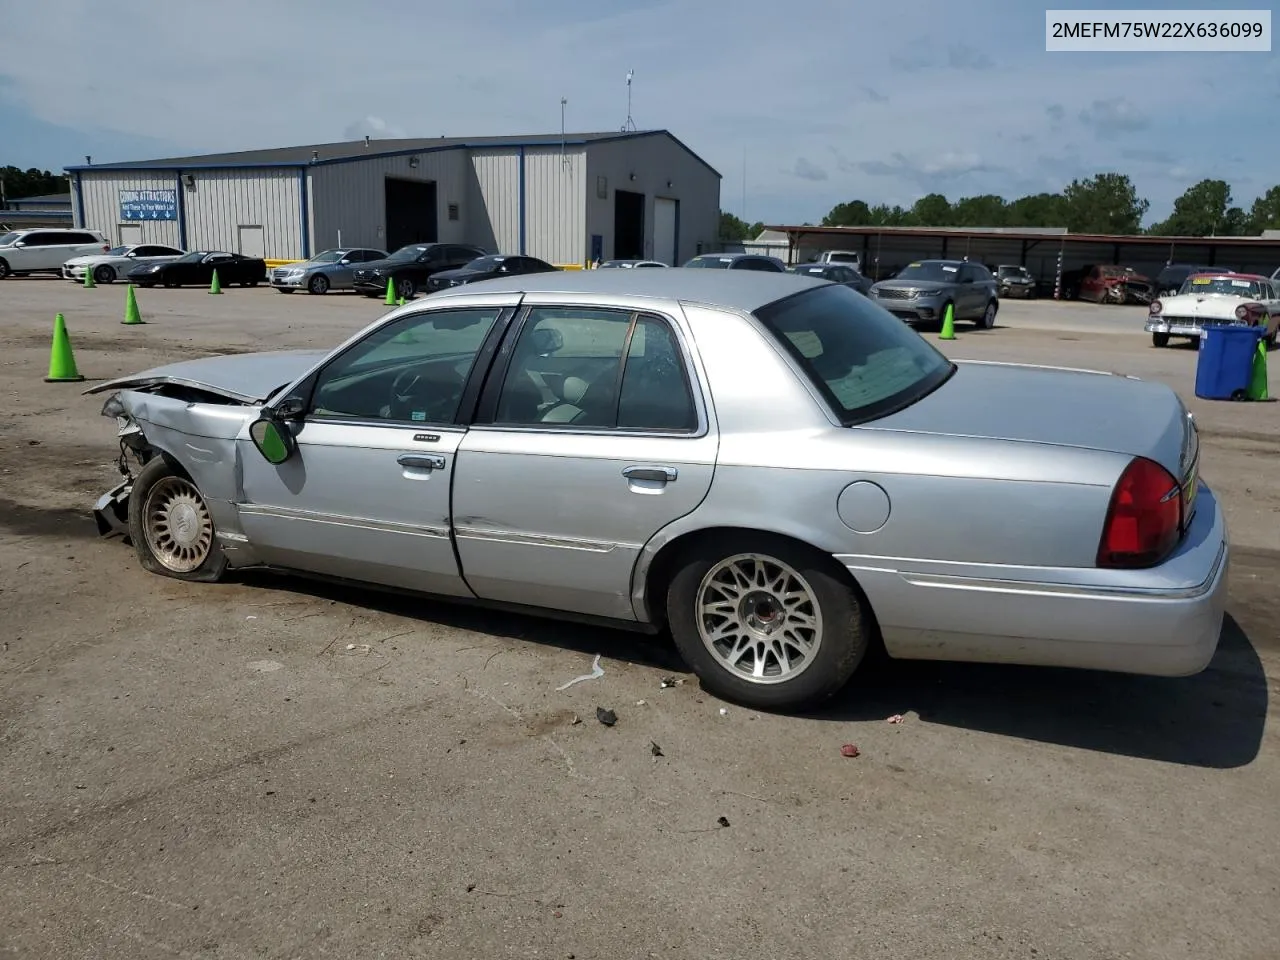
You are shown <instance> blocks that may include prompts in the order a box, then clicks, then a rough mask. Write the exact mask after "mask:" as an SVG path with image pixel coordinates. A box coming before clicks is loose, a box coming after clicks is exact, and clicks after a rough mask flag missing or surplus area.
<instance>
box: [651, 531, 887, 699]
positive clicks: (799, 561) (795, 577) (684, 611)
mask: <svg viewBox="0 0 1280 960" xmlns="http://www.w3.org/2000/svg"><path fill="white" fill-rule="evenodd" d="M735 573H736V574H737V575H738V576H737V578H736V579H737V581H738V582H739V583H740V582H741V580H742V579H743V576H744V575H745V576H746V577H750V578H755V579H757V582H764V583H766V584H768V583H769V581H770V580H773V581H774V582H776V581H777V580H779V579H780V578H785V579H786V581H788V582H789V586H790V587H792V588H793V592H794V591H799V592H800V593H802V594H803V595H805V596H807V597H808V598H809V599H808V601H807V602H802V603H798V604H791V605H790V606H791V615H793V616H795V615H797V614H798V613H799V612H802V611H804V610H805V609H806V608H811V609H812V611H813V613H812V614H811V615H810V619H811V620H812V621H815V622H816V627H815V628H814V629H812V631H811V632H809V631H804V632H802V633H800V634H797V633H793V634H791V636H793V637H800V636H803V635H804V633H809V635H810V636H812V637H816V650H811V651H810V652H809V654H808V656H807V657H802V658H801V659H800V660H799V662H796V661H795V660H793V659H792V656H791V653H790V652H788V651H787V650H786V649H785V648H783V649H782V656H785V657H787V659H788V661H789V663H788V665H789V666H790V667H791V668H792V669H793V670H794V674H793V676H792V677H791V679H787V680H783V679H779V678H778V672H779V668H780V666H781V657H780V656H779V654H778V650H779V648H780V647H781V645H780V644H778V643H777V638H779V637H780V636H781V635H782V634H781V633H774V634H773V636H772V639H770V635H769V633H767V632H766V631H768V630H769V622H770V620H771V619H772V618H773V617H778V616H781V615H784V614H785V609H784V606H783V605H782V604H781V603H779V602H778V601H777V600H775V599H774V597H776V595H777V592H778V591H777V590H776V589H775V590H774V591H772V592H771V591H770V590H769V589H767V587H766V588H762V589H760V590H758V591H756V595H757V596H758V598H759V601H760V602H759V604H758V605H754V604H753V602H752V599H751V593H752V592H751V591H742V590H740V588H737V587H735V586H734V585H731V584H729V583H725V582H724V581H725V580H730V579H733V578H734V574H735ZM735 591H736V593H735ZM735 595H736V597H737V599H738V603H737V605H736V606H734V607H733V612H732V614H720V615H717V614H715V613H710V614H705V615H704V614H702V613H700V607H701V605H702V603H703V599H702V598H704V597H706V598H711V597H715V596H719V597H721V598H723V599H722V603H724V601H725V600H728V598H730V597H733V596H735ZM666 607H667V622H668V624H669V625H670V628H671V635H672V637H673V639H674V640H675V644H676V647H677V649H678V650H679V651H680V654H681V656H682V657H683V658H684V660H685V662H686V663H687V664H688V665H689V666H690V668H691V669H692V670H693V672H694V673H695V674H697V676H698V679H699V680H700V681H701V683H702V686H703V688H704V689H706V690H707V691H709V692H711V693H713V694H715V695H716V696H719V697H722V698H723V699H726V700H730V701H732V702H735V703H740V704H743V705H745V706H750V707H755V708H757V709H762V710H781V709H788V708H796V707H813V706H816V705H817V704H819V703H821V702H822V701H824V700H826V699H827V698H829V697H830V696H831V695H832V694H834V693H836V692H837V691H839V690H840V689H841V688H842V687H844V685H845V684H846V683H847V682H848V680H849V678H850V677H851V676H853V672H854V671H855V670H856V669H857V668H858V665H859V664H860V663H861V662H862V659H863V657H864V656H866V653H867V650H868V647H869V646H870V645H871V639H872V635H873V630H874V628H873V625H872V620H871V616H870V612H869V610H868V608H867V606H866V603H865V601H864V600H863V599H862V597H861V595H860V594H859V592H858V591H857V590H856V589H855V588H854V587H853V586H852V585H851V584H849V583H848V582H847V581H846V580H845V578H844V577H842V576H841V575H840V571H839V570H838V568H836V566H835V563H834V561H832V560H830V559H829V558H826V557H824V556H823V555H822V554H820V553H818V552H817V551H816V550H812V549H810V548H808V547H803V546H800V545H798V544H795V543H793V542H791V541H789V540H784V539H782V538H779V537H775V536H771V535H769V534H763V533H762V534H735V535H730V536H722V537H717V538H715V539H714V540H710V541H705V542H702V543H699V544H697V545H695V546H693V547H691V548H690V550H689V552H688V553H687V554H686V555H685V556H684V557H682V558H681V560H680V561H679V562H678V567H677V570H676V573H675V576H674V577H672V579H671V583H670V585H669V587H668V588H667V596H666ZM747 607H751V609H750V610H748V609H746V608H747ZM765 610H767V611H769V615H768V616H767V617H764V618H763V620H762V619H761V616H760V615H761V614H762V613H764V611H765ZM775 623H776V624H781V623H785V620H780V621H775ZM735 624H736V629H737V631H738V632H737V634H736V636H737V639H736V640H735V641H734V642H736V643H741V642H742V641H743V640H748V642H749V643H753V644H755V649H754V650H749V651H743V652H742V653H740V654H739V662H740V664H742V662H743V661H745V658H746V657H748V656H749V657H750V658H751V667H752V669H753V670H754V668H755V663H756V659H757V657H758V656H759V651H760V650H762V649H765V647H766V644H770V643H771V644H773V646H772V647H771V648H770V649H765V653H764V655H763V657H762V658H761V662H762V666H763V670H762V672H763V673H764V674H765V677H764V678H761V679H749V678H748V676H747V672H745V671H744V670H743V669H742V666H739V667H734V666H732V665H730V664H729V662H728V661H727V659H726V650H725V648H724V645H723V642H722V643H721V644H720V645H717V643H716V642H715V641H714V635H713V634H712V633H710V632H708V633H707V634H706V636H707V639H704V630H707V629H708V625H710V628H711V629H714V628H715V627H721V628H729V629H731V630H732V628H733V626H734V625H735ZM774 629H775V630H778V629H779V628H778V626H776V625H775V627H774ZM733 636H735V634H734V633H732V632H731V633H729V634H728V635H727V636H726V639H728V638H729V637H733ZM752 638H754V639H752ZM790 646H791V647H792V650H793V651H794V652H800V651H799V647H798V645H796V644H792V645H790ZM713 649H714V650H716V651H717V652H713ZM771 674H772V675H771Z"/></svg>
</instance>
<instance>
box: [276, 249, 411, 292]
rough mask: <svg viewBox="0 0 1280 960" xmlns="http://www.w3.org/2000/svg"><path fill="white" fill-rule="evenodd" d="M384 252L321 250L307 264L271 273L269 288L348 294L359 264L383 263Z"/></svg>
mask: <svg viewBox="0 0 1280 960" xmlns="http://www.w3.org/2000/svg"><path fill="white" fill-rule="evenodd" d="M386 256H387V252H386V251H385V250H373V249H368V248H365V247H340V248H337V249H334V250H322V251H321V252H320V253H317V254H316V255H315V256H314V257H312V258H311V259H310V260H303V261H301V262H299V263H286V264H285V265H284V266H280V267H276V268H275V269H274V270H272V271H271V277H270V279H271V286H273V287H275V288H276V290H278V291H279V292H280V293H293V292H294V291H295V290H306V291H307V292H308V293H328V292H329V291H330V290H351V289H352V280H353V279H354V276H355V271H356V268H357V267H358V266H360V264H362V263H369V262H371V261H373V260H384V259H386Z"/></svg>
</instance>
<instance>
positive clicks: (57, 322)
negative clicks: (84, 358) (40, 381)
mask: <svg viewBox="0 0 1280 960" xmlns="http://www.w3.org/2000/svg"><path fill="white" fill-rule="evenodd" d="M83 379H84V377H82V376H81V375H80V371H79V370H77V369H76V357H75V354H74V353H72V352H71V337H70V336H68V334H67V321H66V320H64V319H63V317H62V314H58V315H57V316H56V317H54V318H53V348H52V349H51V350H50V351H49V375H48V376H47V377H45V378H44V382H45V383H62V382H66V381H72V382H79V381H81V380H83Z"/></svg>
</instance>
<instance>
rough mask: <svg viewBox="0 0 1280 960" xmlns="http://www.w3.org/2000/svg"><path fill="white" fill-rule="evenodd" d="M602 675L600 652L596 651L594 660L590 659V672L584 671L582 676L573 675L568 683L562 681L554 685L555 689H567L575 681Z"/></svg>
mask: <svg viewBox="0 0 1280 960" xmlns="http://www.w3.org/2000/svg"><path fill="white" fill-rule="evenodd" d="M603 676H604V668H603V667H601V666H600V654H598V653H597V654H596V658H595V660H594V661H592V663H591V672H590V673H584V674H583V675H582V676H580V677H574V678H573V679H572V680H570V681H569V682H568V683H562V684H560V686H558V687H556V690H557V691H560V690H568V689H569V688H570V687H572V686H573V685H574V684H575V683H581V682H582V681H583V680H594V679H596V678H597V677H603Z"/></svg>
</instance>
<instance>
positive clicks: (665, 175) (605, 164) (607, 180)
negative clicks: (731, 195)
mask: <svg viewBox="0 0 1280 960" xmlns="http://www.w3.org/2000/svg"><path fill="white" fill-rule="evenodd" d="M632 174H635V177H636V178H635V180H632V179H631V175H632ZM601 177H603V178H604V181H603V184H602V183H601V181H600V178H601ZM668 181H670V183H671V186H669V187H668V186H667V183H668ZM601 186H603V188H604V189H603V191H601V189H600V187H601ZM585 187H586V188H585V191H584V192H585V194H586V200H587V209H586V231H585V232H586V234H587V236H588V237H590V235H591V234H600V235H601V236H602V237H604V259H606V260H607V259H609V258H611V257H613V256H614V252H613V249H614V248H613V224H614V192H615V191H616V190H618V189H622V190H632V191H635V192H636V193H643V194H644V195H645V224H644V231H645V241H644V243H645V256H647V257H649V256H653V247H654V244H653V199H654V197H670V198H672V199H675V200H678V201H679V204H680V207H679V224H680V226H679V230H678V231H677V232H678V242H677V244H676V260H677V261H678V263H683V262H685V261H686V260H688V259H689V258H690V257H692V256H694V255H696V254H697V253H698V252H699V251H702V252H710V251H713V250H717V249H719V247H718V243H719V235H720V178H719V177H718V176H716V174H715V173H713V172H712V171H711V170H710V169H709V168H707V167H706V166H704V165H703V164H702V163H701V162H699V161H698V159H697V158H696V157H694V156H692V155H691V154H689V153H688V151H686V150H683V149H681V147H680V146H679V145H678V144H677V143H675V142H674V141H673V140H671V139H670V138H669V137H666V136H663V135H662V134H655V135H653V136H649V137H638V138H636V139H634V140H617V141H614V142H611V143H600V144H592V145H591V146H589V147H588V152H587V183H586V185H585ZM601 192H603V193H604V194H605V196H604V197H601V196H600V193H601ZM589 253H590V250H589V248H588V255H589Z"/></svg>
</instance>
